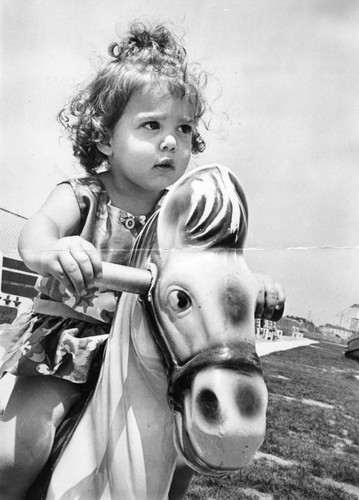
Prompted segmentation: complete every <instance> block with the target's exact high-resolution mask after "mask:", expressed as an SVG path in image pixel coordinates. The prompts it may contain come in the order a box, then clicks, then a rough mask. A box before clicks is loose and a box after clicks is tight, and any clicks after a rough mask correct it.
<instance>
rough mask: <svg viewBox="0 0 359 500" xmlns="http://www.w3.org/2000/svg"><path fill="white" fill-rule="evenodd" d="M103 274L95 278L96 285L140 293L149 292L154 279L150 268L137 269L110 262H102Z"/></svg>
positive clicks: (119, 290)
mask: <svg viewBox="0 0 359 500" xmlns="http://www.w3.org/2000/svg"><path fill="white" fill-rule="evenodd" d="M102 274H103V276H102V278H100V279H97V280H95V284H96V285H98V286H104V287H106V288H108V289H109V290H115V291H118V292H129V293H137V294H139V295H144V294H145V293H147V292H148V290H149V288H150V286H151V281H152V274H151V271H149V270H148V269H137V268H136V267H128V266H122V265H120V264H112V263H110V262H103V263H102Z"/></svg>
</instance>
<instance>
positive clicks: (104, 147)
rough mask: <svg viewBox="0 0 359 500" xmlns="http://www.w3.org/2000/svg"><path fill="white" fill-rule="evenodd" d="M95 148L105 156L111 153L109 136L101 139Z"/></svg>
mask: <svg viewBox="0 0 359 500" xmlns="http://www.w3.org/2000/svg"><path fill="white" fill-rule="evenodd" d="M96 147H97V149H98V150H99V151H100V152H101V153H103V154H104V155H106V156H111V155H112V145H111V138H110V137H106V138H105V139H104V140H103V141H101V142H98V143H97V144H96Z"/></svg>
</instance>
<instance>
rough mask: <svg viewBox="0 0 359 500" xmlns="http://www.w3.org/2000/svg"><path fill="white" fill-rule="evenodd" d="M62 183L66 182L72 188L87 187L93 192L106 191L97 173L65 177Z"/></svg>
mask: <svg viewBox="0 0 359 500" xmlns="http://www.w3.org/2000/svg"><path fill="white" fill-rule="evenodd" d="M64 183H68V184H70V185H71V186H72V188H73V189H76V188H77V189H79V188H87V189H89V190H91V191H93V192H101V191H106V190H105V187H104V185H103V183H102V181H101V180H100V179H99V177H98V176H97V175H87V176H86V177H73V178H71V179H67V180H66V181H64Z"/></svg>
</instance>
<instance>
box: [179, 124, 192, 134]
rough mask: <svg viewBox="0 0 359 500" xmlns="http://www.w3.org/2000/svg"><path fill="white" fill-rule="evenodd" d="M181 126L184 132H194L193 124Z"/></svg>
mask: <svg viewBox="0 0 359 500" xmlns="http://www.w3.org/2000/svg"><path fill="white" fill-rule="evenodd" d="M179 128H180V130H181V132H183V133H184V134H191V133H192V132H193V128H192V125H181V126H180V127H179Z"/></svg>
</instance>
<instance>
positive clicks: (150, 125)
mask: <svg viewBox="0 0 359 500" xmlns="http://www.w3.org/2000/svg"><path fill="white" fill-rule="evenodd" d="M143 127H144V128H145V129H147V130H158V129H159V128H160V124H159V123H158V122H155V121H152V122H146V123H144V124H143Z"/></svg>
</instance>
